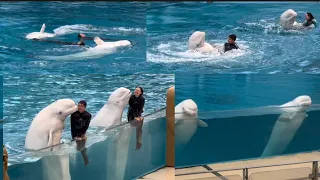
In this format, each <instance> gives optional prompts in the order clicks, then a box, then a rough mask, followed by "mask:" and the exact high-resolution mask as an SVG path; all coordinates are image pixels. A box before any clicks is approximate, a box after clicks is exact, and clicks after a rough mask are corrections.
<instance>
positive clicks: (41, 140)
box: [25, 99, 77, 150]
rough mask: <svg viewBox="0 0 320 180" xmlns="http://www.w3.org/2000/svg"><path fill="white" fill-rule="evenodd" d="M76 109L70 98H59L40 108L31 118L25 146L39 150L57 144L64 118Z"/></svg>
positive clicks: (59, 139) (62, 128)
mask: <svg viewBox="0 0 320 180" xmlns="http://www.w3.org/2000/svg"><path fill="white" fill-rule="evenodd" d="M76 111H77V105H76V104H75V102H74V101H73V100H71V99H59V100H57V101H55V102H53V103H51V104H50V105H48V106H47V107H45V108H44V109H42V110H41V111H40V112H39V113H38V114H37V115H36V117H35V118H34V119H33V120H32V122H31V125H30V127H29V129H28V132H27V136H26V139H25V148H26V149H28V150H39V149H42V148H46V147H50V146H53V145H56V144H59V143H60V141H61V137H62V132H63V130H64V126H65V119H66V118H67V117H68V116H69V115H71V114H72V113H74V112H76Z"/></svg>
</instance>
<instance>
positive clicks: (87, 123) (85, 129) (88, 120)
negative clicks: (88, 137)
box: [83, 113, 91, 134]
mask: <svg viewBox="0 0 320 180" xmlns="http://www.w3.org/2000/svg"><path fill="white" fill-rule="evenodd" d="M90 121H91V114H90V113H88V119H87V120H86V126H85V128H84V133H83V134H85V133H86V132H87V130H88V128H89V125H90Z"/></svg>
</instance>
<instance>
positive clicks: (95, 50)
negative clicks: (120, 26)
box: [40, 37, 131, 61]
mask: <svg viewBox="0 0 320 180" xmlns="http://www.w3.org/2000/svg"><path fill="white" fill-rule="evenodd" d="M94 42H95V43H96V46H95V47H89V48H86V50H85V51H83V52H79V53H75V54H69V55H64V56H40V58H43V59H47V60H64V61H69V60H85V59H94V58H101V57H104V56H105V55H107V54H112V53H114V52H115V51H116V49H117V48H120V47H125V46H131V43H130V41H128V40H120V41H114V42H105V41H103V40H102V39H100V38H99V37H95V38H94Z"/></svg>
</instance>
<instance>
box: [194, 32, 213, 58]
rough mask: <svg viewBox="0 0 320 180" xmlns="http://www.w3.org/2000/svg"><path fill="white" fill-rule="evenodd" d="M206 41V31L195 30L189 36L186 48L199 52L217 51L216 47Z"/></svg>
mask: <svg viewBox="0 0 320 180" xmlns="http://www.w3.org/2000/svg"><path fill="white" fill-rule="evenodd" d="M205 41H206V33H205V32H202V31H195V32H194V33H192V35H191V36H190V37H189V40H188V49H189V50H192V51H196V52H201V53H211V52H218V49H216V48H214V47H213V46H212V45H210V44H209V43H207V42H205Z"/></svg>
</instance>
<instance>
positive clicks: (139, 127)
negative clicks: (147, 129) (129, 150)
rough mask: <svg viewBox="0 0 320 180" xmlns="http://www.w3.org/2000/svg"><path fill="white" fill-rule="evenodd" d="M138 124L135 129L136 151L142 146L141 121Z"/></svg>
mask: <svg viewBox="0 0 320 180" xmlns="http://www.w3.org/2000/svg"><path fill="white" fill-rule="evenodd" d="M139 123H140V125H139V126H138V127H137V128H136V138H137V145H136V150H139V149H140V148H141V146H142V126H143V119H142V120H141V121H140V122H139Z"/></svg>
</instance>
